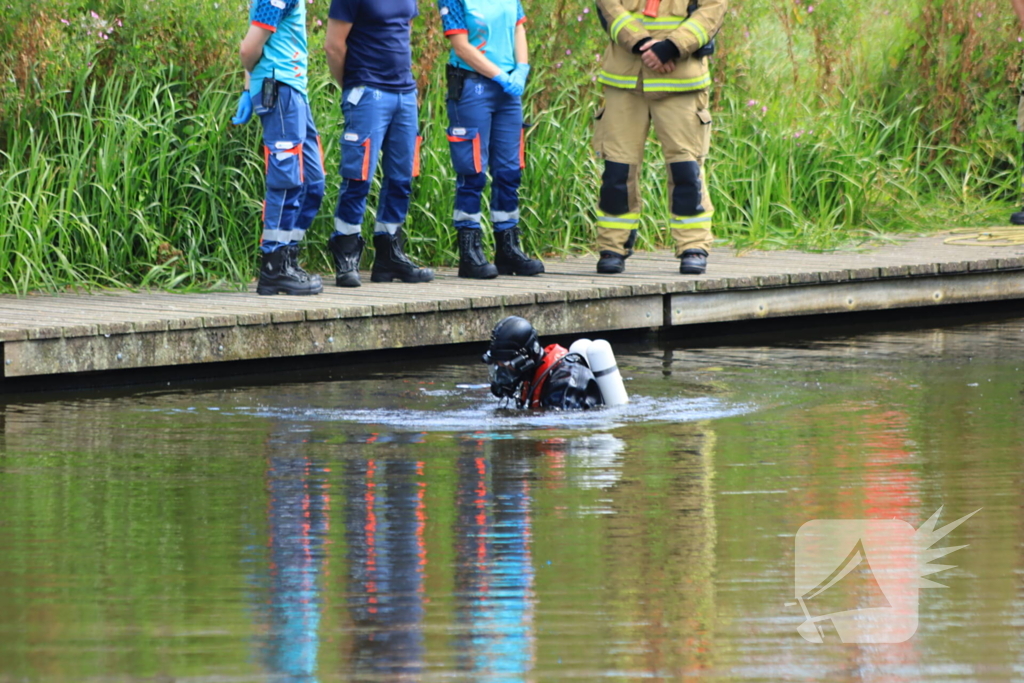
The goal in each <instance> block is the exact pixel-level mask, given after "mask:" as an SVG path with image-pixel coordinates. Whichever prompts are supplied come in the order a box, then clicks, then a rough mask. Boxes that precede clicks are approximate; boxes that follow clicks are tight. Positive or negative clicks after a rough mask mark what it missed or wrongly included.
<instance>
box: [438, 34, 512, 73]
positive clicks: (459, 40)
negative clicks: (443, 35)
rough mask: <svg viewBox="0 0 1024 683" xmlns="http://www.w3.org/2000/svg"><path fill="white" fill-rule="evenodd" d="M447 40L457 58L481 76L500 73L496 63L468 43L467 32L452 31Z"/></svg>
mask: <svg viewBox="0 0 1024 683" xmlns="http://www.w3.org/2000/svg"><path fill="white" fill-rule="evenodd" d="M448 40H450V41H452V48H454V50H455V54H456V55H458V56H459V59H461V60H462V61H464V62H465V63H466V64H468V65H469V66H470V68H472V69H473V71H476V72H477V73H478V74H480V75H481V76H486V77H487V78H494V77H495V76H497V75H498V74H500V73H501V69H499V68H498V65H497V64H495V63H494V62H492V61H491V60H490V59H488V58H487V55H485V54H484V53H483V52H480V50H478V49H477V48H475V47H474V46H473V45H472V44H470V42H469V36H468V35H467V34H465V33H453V34H451V35H450V36H448Z"/></svg>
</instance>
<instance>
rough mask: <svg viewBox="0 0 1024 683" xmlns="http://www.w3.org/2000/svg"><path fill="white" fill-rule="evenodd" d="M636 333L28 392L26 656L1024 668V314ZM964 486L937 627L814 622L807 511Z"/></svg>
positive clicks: (436, 669)
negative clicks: (530, 371)
mask: <svg viewBox="0 0 1024 683" xmlns="http://www.w3.org/2000/svg"><path fill="white" fill-rule="evenodd" d="M619 352H620V353H619V360H620V365H621V366H622V368H623V370H624V374H625V375H626V376H627V377H628V378H629V381H628V383H627V386H628V389H629V390H630V392H631V394H632V396H633V398H634V402H633V403H632V404H631V405H630V406H628V407H624V408H620V409H615V410H604V411H597V412H593V413H588V414H559V413H550V414H538V413H526V412H521V411H515V410H509V409H507V408H502V407H500V406H499V404H497V403H496V402H495V400H494V399H493V398H491V397H490V396H489V394H488V392H487V391H486V389H480V388H479V386H475V385H479V384H480V383H481V382H483V381H485V377H486V373H485V368H484V367H483V366H482V365H480V364H479V363H478V362H474V359H473V358H465V359H455V360H450V359H446V360H445V361H443V362H441V363H429V364H424V365H423V366H422V367H419V368H410V367H409V366H403V367H402V368H401V370H400V371H396V372H387V369H386V368H385V369H383V370H382V371H380V372H377V371H367V372H363V373H362V375H361V376H359V377H355V378H351V379H345V380H341V381H333V382H320V383H313V384H308V383H307V384H285V385H277V386H264V387H256V388H252V387H243V388H235V389H229V390H215V391H214V390H209V391H198V392H196V391H188V392H185V391H175V392H167V393H159V394H146V395H138V396H132V397H125V398H102V399H96V398H94V399H90V398H82V399H81V400H75V401H65V402H49V403H37V404H33V403H24V404H8V405H6V406H5V407H4V408H3V412H2V413H0V419H2V429H0V683H14V682H15V681H17V682H19V683H20V682H21V681H189V682H199V681H211V682H214V681H218V682H219V681H225V682H226V681H268V682H269V681H274V682H277V681H287V682H289V683H291V682H295V683H307V682H308V683H312V682H327V681H398V680H408V681H435V680H436V681H450V680H452V681H458V680H465V681H548V680H584V681H593V680H623V681H627V680H628V681H640V680H698V679H700V680H722V681H733V680H736V681H740V680H749V681H782V680H794V681H795V680H800V681H807V680H829V681H861V680H871V681H894V682H895V681H908V682H909V681H925V680H935V681H1008V680H1015V679H1016V680H1024V639H1022V638H1021V635H1020V634H1021V627H1022V626H1024V591H1022V572H1024V510H1022V506H1021V490H1022V469H1024V463H1022V457H1021V456H1022V447H1021V444H1022V436H1024V413H1022V410H1021V402H1022V398H1024V395H1022V391H1024V321H1014V322H1008V323H1000V324H985V325H970V326H960V327H953V328H948V329H929V330H923V331H916V332H901V333H887V334H873V335H867V336H863V337H858V338H842V339H829V340H824V341H817V342H812V343H806V344H801V345H784V344H779V345H774V346H764V347H757V348H738V347H735V348H732V347H724V348H713V349H678V348H676V349H673V348H671V347H670V346H664V347H646V348H642V347H625V346H622V345H620V346H619ZM943 506H945V507H944V510H943V513H942V517H941V521H942V522H948V521H952V520H953V519H956V518H958V517H961V516H963V515H965V514H968V513H969V512H972V511H974V510H976V509H978V508H981V509H982V511H981V512H979V513H978V514H977V515H976V516H975V517H973V518H972V519H971V520H969V521H968V522H966V523H965V524H964V525H963V526H961V527H960V528H958V529H957V530H956V531H954V532H952V533H951V534H950V535H949V536H948V537H947V538H946V539H944V540H943V541H942V542H940V543H939V544H938V545H939V546H940V547H941V546H943V545H965V544H969V548H966V549H964V550H961V551H958V552H957V553H955V554H953V555H951V556H950V557H949V558H948V560H942V561H941V562H940V563H942V562H944V563H945V564H949V565H956V568H954V569H950V570H947V571H945V572H942V573H940V574H938V575H936V576H934V577H932V578H934V579H935V580H937V581H939V582H940V583H944V584H946V585H948V586H949V587H948V588H946V589H923V590H922V591H921V594H920V595H921V598H920V619H919V627H918V631H917V634H916V635H915V636H914V637H913V638H912V639H911V640H909V641H907V642H905V643H902V644H896V645H850V644H842V643H840V642H839V639H838V636H837V635H836V634H835V633H834V632H826V637H825V643H824V644H811V643H808V642H806V641H805V640H804V639H803V638H801V636H800V635H799V634H798V633H797V630H796V629H797V627H798V626H799V625H800V624H801V623H802V622H803V621H804V614H803V612H802V609H801V607H800V606H795V605H793V604H792V603H793V602H794V600H795V597H797V596H795V595H794V562H795V560H796V558H795V552H794V548H795V543H794V539H795V536H796V534H797V531H798V530H799V529H800V528H801V525H803V524H804V523H805V522H808V521H809V520H813V519H825V518H840V519H900V520H904V521H906V522H909V523H910V524H912V525H913V526H914V527H915V528H916V527H919V526H920V525H921V524H922V523H923V522H924V521H925V520H927V519H928V518H929V517H930V516H931V515H932V514H933V513H934V512H935V511H936V510H938V509H939V508H940V507H943ZM846 599H847V598H844V597H843V596H842V595H841V594H840V595H839V597H838V602H837V603H836V604H838V605H840V608H842V606H843V605H844V604H845V603H844V600H846ZM851 599H852V598H851ZM846 607H849V605H846Z"/></svg>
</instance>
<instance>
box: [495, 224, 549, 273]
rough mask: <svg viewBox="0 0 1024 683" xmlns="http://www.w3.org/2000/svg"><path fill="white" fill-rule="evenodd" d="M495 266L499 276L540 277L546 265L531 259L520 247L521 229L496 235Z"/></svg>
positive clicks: (538, 260) (502, 231)
mask: <svg viewBox="0 0 1024 683" xmlns="http://www.w3.org/2000/svg"><path fill="white" fill-rule="evenodd" d="M494 265H495V267H497V269H498V274H499V275H540V274H541V273H543V272H544V263H543V262H542V261H540V259H535V258H530V257H529V256H527V255H526V254H524V253H523V250H522V248H521V247H520V246H519V228H509V229H508V230H501V231H500V232H496V233H494Z"/></svg>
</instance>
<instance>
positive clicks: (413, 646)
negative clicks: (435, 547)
mask: <svg viewBox="0 0 1024 683" xmlns="http://www.w3.org/2000/svg"><path fill="white" fill-rule="evenodd" d="M424 467H425V465H424V463H422V462H415V461H410V460H361V459H359V460H352V461H349V462H348V463H347V465H346V471H345V482H346V483H345V488H346V499H345V535H346V540H347V543H348V564H349V566H348V571H349V577H350V587H349V613H350V615H351V618H352V621H353V623H354V625H355V627H356V635H355V638H354V640H353V643H352V653H351V662H350V666H351V669H352V672H353V673H354V674H356V675H360V676H363V675H373V676H379V677H381V678H383V679H384V680H404V679H406V678H409V679H410V680H411V679H415V678H416V677H417V675H418V674H419V673H421V672H422V670H423V655H424V648H423V625H422V622H423V597H424V596H423V593H424V583H423V582H424V578H425V576H424V575H425V572H426V566H427V551H426V544H425V539H424V531H425V527H426V508H425V504H424V499H425V495H426V487H427V485H426V483H425V481H424Z"/></svg>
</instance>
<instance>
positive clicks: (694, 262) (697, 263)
mask: <svg viewBox="0 0 1024 683" xmlns="http://www.w3.org/2000/svg"><path fill="white" fill-rule="evenodd" d="M707 269H708V252H706V251H704V250H703V249H687V250H686V251H684V252H683V255H682V256H680V257H679V272H680V273H682V274H683V275H703V274H704V271H706V270H707Z"/></svg>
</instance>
